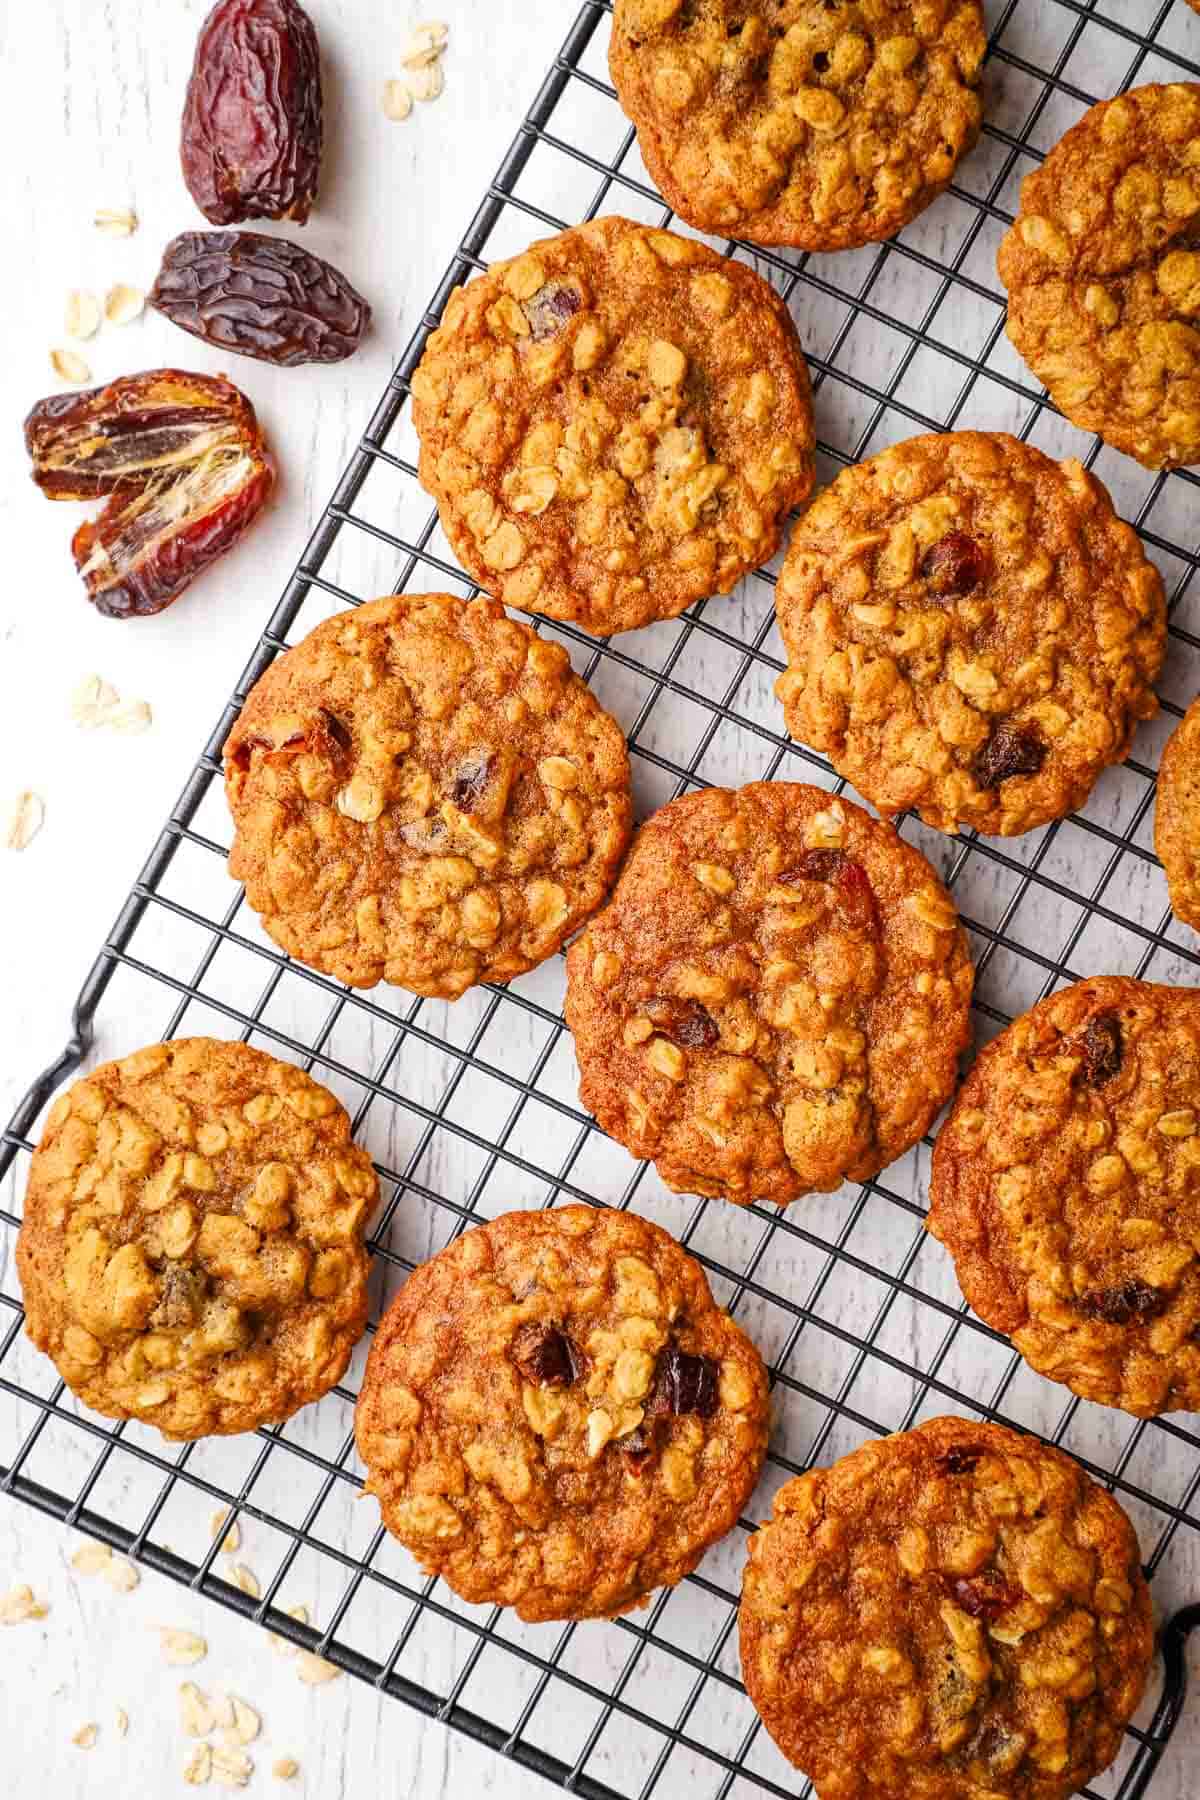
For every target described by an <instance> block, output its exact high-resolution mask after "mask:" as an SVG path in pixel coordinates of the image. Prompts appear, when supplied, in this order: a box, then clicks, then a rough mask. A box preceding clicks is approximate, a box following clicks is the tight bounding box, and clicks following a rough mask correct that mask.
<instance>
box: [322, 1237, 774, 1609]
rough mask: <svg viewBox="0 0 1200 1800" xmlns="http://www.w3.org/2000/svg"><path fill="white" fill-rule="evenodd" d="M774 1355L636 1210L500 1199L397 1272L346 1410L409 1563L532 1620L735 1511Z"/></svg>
mask: <svg viewBox="0 0 1200 1800" xmlns="http://www.w3.org/2000/svg"><path fill="white" fill-rule="evenodd" d="M767 1409H768V1399H767V1381H766V1371H765V1370H764V1368H763V1364H762V1359H761V1358H760V1356H759V1354H758V1352H757V1350H756V1349H755V1348H754V1345H753V1344H752V1343H751V1342H750V1340H749V1338H748V1337H747V1336H746V1335H745V1333H744V1332H743V1331H742V1330H741V1329H740V1328H739V1327H738V1326H737V1325H735V1324H734V1322H733V1320H732V1319H730V1318H729V1316H728V1315H727V1314H726V1313H724V1312H722V1311H721V1310H720V1308H719V1307H718V1306H717V1304H716V1302H715V1301H714V1300H713V1297H712V1295H711V1293H710V1292H709V1288H708V1283H707V1281H706V1280H705V1278H704V1274H703V1272H702V1270H701V1268H700V1266H699V1264H698V1263H696V1262H694V1261H693V1259H692V1258H691V1257H690V1256H688V1255H687V1253H686V1252H685V1251H684V1250H683V1249H682V1248H681V1247H680V1246H679V1245H678V1244H677V1243H676V1242H675V1240H674V1239H673V1238H672V1237H671V1236H670V1235H669V1234H668V1233H667V1232H665V1231H663V1230H662V1229H661V1227H659V1226H657V1225H652V1224H650V1223H649V1222H648V1221H647V1220H644V1219H639V1218H637V1217H636V1216H634V1215H633V1214H631V1213H625V1212H616V1211H612V1212H610V1211H600V1210H595V1209H593V1208H591V1207H584V1206H566V1207H559V1208H556V1209H554V1210H552V1211H549V1212H528V1213H525V1212H520V1213H507V1214H505V1215H503V1216H502V1217H501V1218H498V1219H493V1220H492V1222H491V1223H490V1224H488V1225H483V1226H480V1227H478V1228H477V1229H476V1230H474V1231H468V1232H466V1233H465V1234H464V1235H463V1236H462V1237H460V1238H457V1239H456V1240H455V1241H454V1242H453V1243H452V1244H450V1245H448V1246H447V1248H446V1249H445V1250H443V1251H441V1252H440V1254H439V1255H437V1256H435V1257H434V1258H433V1260H432V1261H431V1262H427V1263H424V1264H422V1265H421V1267H419V1268H418V1269H417V1270H416V1271H415V1272H414V1273H413V1275H411V1276H410V1277H409V1280H408V1281H407V1282H406V1284H405V1286H404V1287H403V1288H402V1289H401V1291H400V1293H399V1294H398V1295H397V1297H396V1299H395V1300H394V1301H393V1302H392V1304H391V1306H390V1307H389V1309H388V1311H387V1313H386V1314H385V1316H384V1318H383V1320H382V1322H381V1324H380V1326H379V1330H378V1332H377V1333H376V1336H375V1341H374V1343H373V1344H372V1346H371V1355H370V1359H369V1361H368V1363H367V1371H366V1375H365V1377H364V1379H363V1386H362V1393H361V1395H360V1398H359V1402H358V1409H357V1413H356V1418H355V1431H356V1435H357V1439H358V1449H359V1454H360V1455H361V1457H362V1459H363V1462H364V1463H365V1464H366V1467H367V1482H366V1487H367V1491H368V1492H370V1493H373V1494H374V1495H375V1496H376V1498H377V1499H378V1501H379V1504H380V1509H381V1511H382V1513H383V1521H384V1524H385V1525H386V1526H387V1528H388V1530H389V1531H391V1532H392V1533H393V1534H394V1535H395V1536H396V1537H398V1538H399V1539H400V1541H401V1543H403V1544H405V1545H407V1547H408V1548H409V1549H410V1550H411V1551H412V1552H413V1554H414V1556H416V1558H417V1559H418V1561H419V1562H420V1564H421V1566H422V1568H424V1569H426V1570H427V1571H428V1572H429V1573H430V1574H437V1575H441V1576H442V1577H443V1578H444V1579H445V1580H446V1581H447V1582H449V1584H450V1586H451V1587H452V1588H453V1589H454V1591H455V1592H456V1593H457V1594H461V1595H462V1597H463V1598H464V1599H466V1600H469V1601H472V1602H475V1603H481V1602H487V1601H491V1602H495V1603H497V1604H499V1605H503V1606H513V1607H515V1608H516V1610H517V1612H518V1613H519V1614H520V1616H521V1617H522V1618H523V1619H530V1620H538V1619H584V1618H611V1617H615V1616H616V1615H617V1614H619V1613H624V1612H629V1611H631V1610H632V1609H633V1608H635V1607H638V1606H641V1605H644V1604H645V1602H646V1600H647V1599H648V1598H649V1596H650V1594H651V1593H652V1592H653V1591H654V1589H655V1588H658V1587H663V1586H669V1585H673V1584H674V1583H675V1582H677V1581H680V1580H682V1578H683V1576H685V1575H686V1574H687V1573H688V1572H689V1570H691V1569H694V1568H695V1566H696V1564H697V1563H698V1562H699V1561H700V1558H701V1557H702V1556H703V1554H704V1552H705V1551H706V1550H707V1549H708V1547H709V1545H710V1544H713V1543H715V1542H716V1541H717V1539H718V1538H720V1537H722V1536H723V1535H724V1534H725V1532H727V1531H729V1530H730V1529H731V1528H732V1526H733V1525H734V1524H735V1523H736V1521H737V1518H738V1515H739V1513H740V1512H741V1510H742V1508H743V1507H744V1506H745V1504H746V1502H747V1501H748V1499H749V1497H750V1495H751V1494H752V1493H753V1491H754V1486H755V1483H756V1481H757V1479H758V1473H759V1469H760V1467H761V1465H762V1460H763V1456H764V1453H765V1450H766V1443H767V1424H768V1410H767Z"/></svg>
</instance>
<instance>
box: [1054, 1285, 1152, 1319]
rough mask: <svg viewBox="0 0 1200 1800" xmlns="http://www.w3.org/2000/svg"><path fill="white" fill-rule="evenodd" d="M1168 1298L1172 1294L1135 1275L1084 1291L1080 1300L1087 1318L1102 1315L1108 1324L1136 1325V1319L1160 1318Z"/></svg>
mask: <svg viewBox="0 0 1200 1800" xmlns="http://www.w3.org/2000/svg"><path fill="white" fill-rule="evenodd" d="M1167 1302H1168V1296H1167V1295H1166V1294H1164V1293H1163V1292H1162V1290H1161V1289H1160V1288H1152V1287H1148V1286H1147V1285H1146V1283H1145V1282H1144V1281H1138V1280H1136V1278H1133V1277H1131V1278H1130V1279H1129V1280H1128V1281H1122V1282H1120V1283H1119V1284H1118V1285H1117V1286H1116V1287H1110V1288H1100V1289H1098V1290H1097V1291H1096V1292H1094V1293H1091V1294H1083V1295H1081V1297H1080V1299H1079V1300H1078V1301H1077V1302H1076V1304H1077V1306H1078V1307H1079V1310H1080V1312H1081V1313H1083V1314H1084V1316H1085V1317H1086V1318H1089V1319H1099V1320H1101V1321H1102V1322H1103V1323H1104V1324H1105V1325H1132V1324H1133V1322H1134V1320H1135V1319H1157V1318H1160V1317H1161V1315H1162V1314H1163V1313H1165V1312H1166V1310H1167Z"/></svg>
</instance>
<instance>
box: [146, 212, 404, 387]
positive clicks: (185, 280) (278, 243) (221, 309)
mask: <svg viewBox="0 0 1200 1800" xmlns="http://www.w3.org/2000/svg"><path fill="white" fill-rule="evenodd" d="M149 303H150V305H151V306H152V307H154V309H155V310H156V311H157V312H160V313H162V315H163V316H164V318H167V319H170V321H171V323H172V324H173V325H178V326H180V327H181V328H182V329H183V330H184V331H190V332H191V334H192V336H193V337H198V338H203V339H204V342H205V343H206V344H215V345H216V346H217V347H218V348H219V349H221V350H236V351H237V352H238V354H239V355H241V356H255V357H257V358H258V360H259V361H260V362H269V363H275V364H277V365H279V366H281V367H285V368H294V367H295V365H296V364H297V363H308V362H319V363H334V362H343V361H344V360H345V358H346V357H347V356H353V355H354V352H355V351H356V350H357V349H358V346H359V344H360V343H361V342H362V339H363V333H364V332H365V331H366V329H367V326H368V325H369V324H370V322H371V308H370V307H369V306H368V305H367V302H366V301H365V300H364V299H363V297H362V295H361V294H360V293H358V292H356V290H355V289H354V288H352V287H351V285H350V283H349V282H348V281H347V280H346V277H345V276H344V275H341V274H339V273H338V271H337V270H336V269H335V268H334V267H333V265H332V263H327V262H323V261H322V260H321V258H320V257H319V256H311V255H310V254H309V252H308V251H307V250H302V249H301V248H300V246H299V244H289V243H288V242H287V241H286V239H284V238H271V237H264V236H263V235H262V233H261V232H257V231H185V232H184V233H183V234H182V236H180V237H177V238H172V240H171V242H170V243H169V244H168V245H167V247H166V250H165V251H164V252H163V262H162V268H161V269H160V270H159V272H158V279H157V281H156V282H155V283H154V286H153V288H152V289H151V290H150V296H149Z"/></svg>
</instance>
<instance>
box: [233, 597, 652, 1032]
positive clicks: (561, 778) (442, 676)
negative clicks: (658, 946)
mask: <svg viewBox="0 0 1200 1800" xmlns="http://www.w3.org/2000/svg"><path fill="white" fill-rule="evenodd" d="M225 781H226V791H227V793H228V797H229V805H230V809H231V811H232V813H233V819H234V826H235V836H234V842H233V849H232V851H231V853H230V858H229V872H230V874H231V875H232V876H233V877H234V878H235V880H239V881H244V882H245V884H246V895H247V898H248V899H249V901H250V904H251V906H253V907H254V909H255V911H256V912H258V913H259V914H260V915H261V916H262V922H263V924H264V926H265V927H266V929H267V931H268V932H270V934H271V936H272V937H273V938H274V939H275V942H276V943H277V944H279V945H280V946H281V947H282V948H283V949H284V950H286V951H287V952H288V953H289V955H291V956H295V957H297V958H298V959H299V960H300V961H301V962H305V963H308V964H310V965H311V966H312V967H313V968H315V969H321V970H323V971H324V973H325V974H327V975H332V976H335V977H336V978H337V980H339V981H344V982H347V983H348V984H349V985H350V986H351V987H373V986H374V984H375V983H376V982H377V981H392V982H396V983H398V984H399V985H400V986H401V987H407V988H411V989H412V991H413V992H414V993H417V994H433V995H441V996H443V997H445V998H448V999H453V998H455V997H457V996H458V995H459V994H461V993H463V992H464V991H465V989H467V988H469V987H470V986H472V984H473V983H475V982H479V981H510V980H511V979H512V978H513V977H514V976H516V975H521V974H523V973H524V972H525V970H526V969H531V968H533V967H534V966H535V965H536V964H537V963H540V962H543V961H544V960H545V959H546V957H548V956H550V955H552V954H553V952H554V951H555V950H557V949H558V948H559V946H560V945H561V944H562V942H563V940H564V939H565V938H566V937H568V936H569V935H570V933H571V932H572V931H574V930H576V929H577V927H578V926H579V925H580V924H582V922H583V920H584V919H585V918H587V916H588V914H589V913H591V912H593V911H594V910H595V908H596V907H597V906H599V904H600V902H601V900H602V899H603V898H604V896H605V894H606V893H607V891H608V888H609V886H610V884H611V882H612V878H613V876H614V874H615V873H616V869H617V865H618V864H619V863H620V860H621V857H622V855H623V853H624V850H625V846H626V844H627V843H628V840H629V830H630V819H631V816H632V802H631V799H630V789H629V756H628V753H627V751H626V748H625V739H624V736H623V735H622V733H621V729H620V727H619V726H618V725H617V723H616V721H615V720H614V719H612V718H610V717H609V715H608V713H606V712H605V711H604V710H603V708H602V707H601V706H600V704H599V703H598V701H596V700H595V699H594V698H593V696H592V694H591V693H590V692H589V691H588V688H587V687H586V685H585V684H584V683H583V682H582V681H581V680H580V679H579V677H578V676H577V675H576V674H575V673H574V672H573V671H572V668H571V663H570V659H569V658H568V656H567V653H566V651H565V650H563V649H562V647H561V646H560V645H558V644H551V643H546V642H544V641H543V640H542V639H541V638H539V637H538V636H536V634H535V633H534V632H533V631H531V630H530V628H529V626H527V625H521V624H518V623H517V622H516V621H515V620H512V619H509V618H507V617H506V616H505V613H504V609H503V607H501V606H500V605H498V603H497V602H496V601H495V600H489V599H485V598H480V599H477V600H471V601H462V600H456V599H453V598H452V597H451V596H450V595H448V594H401V595H393V596H391V597H390V598H386V599H383V600H373V601H371V602H370V603H369V604H368V605H366V606H361V607H359V608H358V609H357V610H356V611H353V612H349V613H342V614H339V616H338V617H337V618H334V619H329V620H326V621H325V623H324V624H322V625H318V626H317V628H316V630H315V631H313V632H311V633H310V634H309V636H308V637H306V638H305V639H304V641H303V642H302V643H301V644H299V645H297V646H296V648H295V649H293V650H289V651H287V652H286V653H285V654H284V655H283V656H281V657H280V658H279V659H278V661H277V662H274V663H273V664H272V665H271V667H270V668H269V669H268V670H267V672H266V674H265V675H264V676H263V677H262V679H261V680H260V681H259V682H258V683H257V684H256V686H255V687H254V689H253V691H252V692H251V694H250V697H249V698H248V700H247V701H246V704H245V706H244V708H243V709H242V714H241V717H240V719H239V720H238V722H237V724H236V725H235V726H234V728H233V730H232V732H231V733H230V735H229V741H228V743H227V745H226V748H225Z"/></svg>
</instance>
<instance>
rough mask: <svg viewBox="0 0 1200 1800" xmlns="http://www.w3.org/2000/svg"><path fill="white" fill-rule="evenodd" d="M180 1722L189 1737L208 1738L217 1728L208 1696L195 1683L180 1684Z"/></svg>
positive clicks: (184, 1682)
mask: <svg viewBox="0 0 1200 1800" xmlns="http://www.w3.org/2000/svg"><path fill="white" fill-rule="evenodd" d="M179 1722H180V1724H181V1725H182V1726H183V1729H184V1733H185V1735H186V1736H187V1737H194V1738H202V1737H207V1736H208V1734H209V1732H210V1731H212V1730H214V1729H215V1727H216V1723H217V1721H216V1718H215V1716H214V1714H213V1709H212V1706H211V1704H210V1702H209V1698H208V1695H207V1694H206V1693H204V1692H203V1690H202V1689H201V1688H198V1687H197V1686H196V1684H195V1682H194V1681H183V1682H180V1684H179Z"/></svg>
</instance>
